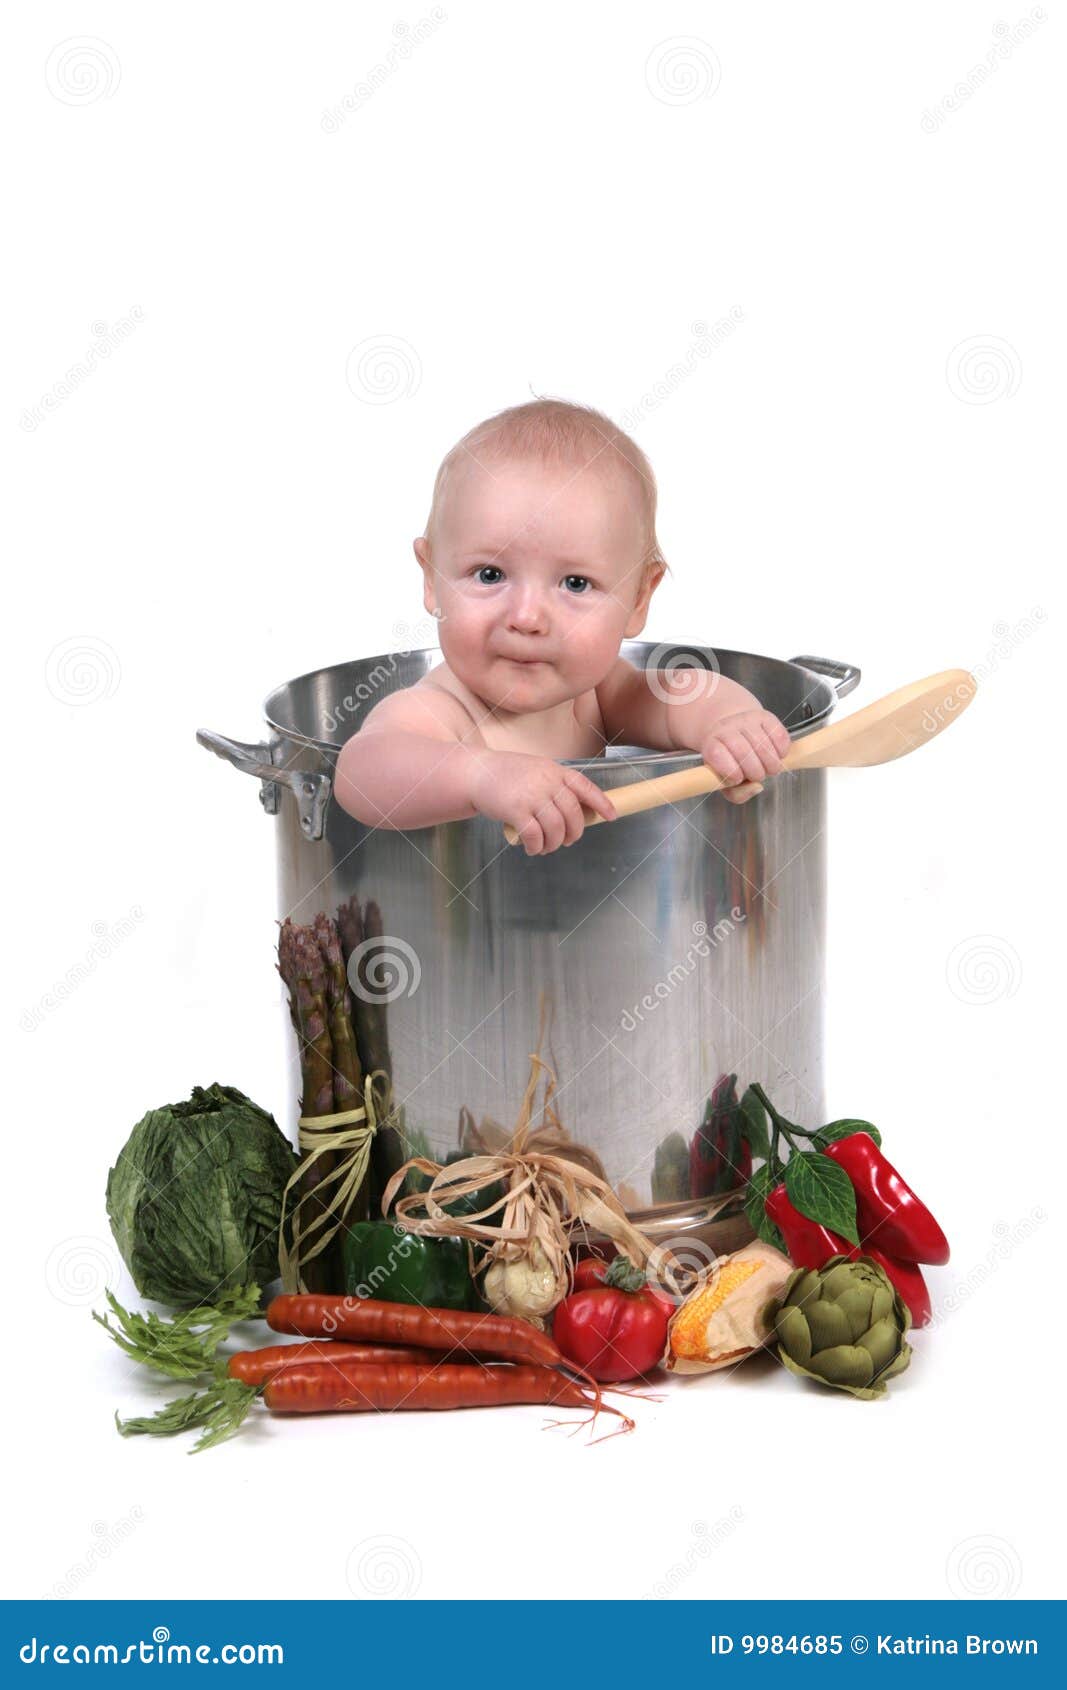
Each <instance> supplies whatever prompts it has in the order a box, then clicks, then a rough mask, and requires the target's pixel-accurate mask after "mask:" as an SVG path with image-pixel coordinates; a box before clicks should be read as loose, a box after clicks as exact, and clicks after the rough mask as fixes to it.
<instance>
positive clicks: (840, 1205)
mask: <svg viewBox="0 0 1067 1690" xmlns="http://www.w3.org/2000/svg"><path fill="white" fill-rule="evenodd" d="M785 1189H786V1194H787V1196H788V1197H789V1201H790V1202H791V1203H792V1204H793V1207H794V1208H795V1209H799V1210H800V1212H801V1214H802V1215H807V1217H808V1219H809V1220H812V1221H817V1222H818V1223H819V1225H820V1226H826V1227H829V1228H830V1231H831V1232H836V1233H837V1234H838V1235H839V1236H840V1237H841V1238H847V1239H848V1241H849V1243H850V1244H858V1243H859V1241H860V1237H859V1232H858V1230H857V1227H856V1193H855V1191H854V1190H853V1187H852V1181H851V1180H850V1179H849V1177H848V1175H847V1174H846V1173H845V1170H844V1168H839V1167H838V1165H837V1163H836V1162H832V1161H831V1160H830V1158H829V1157H828V1156H821V1155H819V1154H818V1152H813V1151H810V1150H802V1151H798V1152H797V1153H796V1154H795V1155H793V1156H790V1158H789V1161H788V1162H787V1163H786V1165H785Z"/></svg>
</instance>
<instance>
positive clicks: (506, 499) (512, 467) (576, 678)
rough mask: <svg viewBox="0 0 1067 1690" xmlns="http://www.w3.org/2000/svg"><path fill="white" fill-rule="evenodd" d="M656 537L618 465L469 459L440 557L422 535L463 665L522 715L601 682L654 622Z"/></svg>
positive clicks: (489, 698)
mask: <svg viewBox="0 0 1067 1690" xmlns="http://www.w3.org/2000/svg"><path fill="white" fill-rule="evenodd" d="M646 545H647V542H646V538H645V528H644V524H643V521H642V516H641V511H640V509H639V505H638V500H637V496H636V493H635V491H634V489H633V487H632V484H631V483H630V481H629V479H628V478H627V477H625V476H624V475H622V474H620V473H619V472H618V471H617V470H615V469H614V468H613V467H611V466H608V467H606V468H605V469H603V470H602V469H601V468H600V466H599V465H598V464H594V465H592V466H590V467H589V468H586V469H582V470H577V471H576V470H574V469H568V468H565V467H560V466H553V467H550V466H546V465H543V464H540V463H525V462H518V461H512V460H507V461H505V462H502V463H492V464H490V465H487V466H485V467H482V466H480V465H479V464H477V463H475V462H474V461H473V459H472V460H470V461H469V462H467V463H464V464H463V465H462V466H460V467H458V468H457V469H456V470H455V471H454V472H453V473H452V474H451V475H450V476H449V479H448V482H447V484H446V487H445V489H444V499H443V504H442V507H441V510H440V522H439V524H438V525H437V532H436V534H435V536H434V541H433V550H432V555H431V553H430V552H429V550H428V548H427V543H426V541H425V540H417V541H416V542H415V551H416V555H417V556H418V559H419V562H420V564H421V565H422V567H423V573H424V577H425V581H424V590H423V599H424V603H425V605H426V608H427V610H430V611H432V610H439V611H440V612H441V621H440V640H441V651H442V654H443V656H444V658H445V661H446V662H447V664H448V665H449V667H450V669H451V670H452V672H453V674H455V675H456V676H457V677H458V678H459V679H460V680H461V681H462V682H463V683H464V685H466V686H468V687H469V688H470V689H471V691H472V692H473V693H475V694H476V696H477V697H479V698H480V699H482V700H483V701H484V702H485V703H486V704H488V705H490V706H491V707H492V708H494V709H503V710H506V711H512V712H515V713H516V714H520V715H526V714H530V713H532V712H535V711H541V710H548V709H551V708H552V706H553V705H556V704H560V703H562V702H564V701H565V700H566V699H569V698H576V697H577V696H578V695H579V694H580V693H583V692H587V691H588V690H589V689H590V688H591V687H594V686H596V685H597V683H598V682H600V681H602V680H603V679H604V677H605V676H606V675H607V673H608V671H609V669H610V668H611V666H612V664H613V663H614V662H615V659H616V658H617V657H618V655H619V646H620V644H621V643H622V641H623V640H624V639H633V638H634V637H635V636H636V635H637V634H639V633H640V632H641V629H642V628H643V627H644V624H645V615H646V612H647V609H648V601H649V598H650V597H651V592H652V590H653V588H654V586H655V585H656V582H657V580H658V574H657V575H654V577H653V580H652V581H651V582H648V581H647V580H646V579H645V571H644V570H643V567H642V566H643V559H644V552H645V550H646ZM642 582H644V585H643V588H642Z"/></svg>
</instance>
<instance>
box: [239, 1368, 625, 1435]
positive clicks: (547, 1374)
mask: <svg viewBox="0 0 1067 1690" xmlns="http://www.w3.org/2000/svg"><path fill="white" fill-rule="evenodd" d="M263 1399H264V1401H265V1402H266V1404H267V1407H268V1408H269V1409H270V1410H271V1412H272V1413H274V1414H321V1413H325V1412H328V1411H329V1410H332V1409H344V1410H348V1411H349V1412H352V1413H368V1412H370V1411H371V1410H375V1411H377V1412H378V1413H393V1412H396V1411H397V1410H398V1409H437V1408H499V1407H501V1406H502V1405H504V1404H510V1403H541V1404H549V1403H551V1404H553V1405H556V1406H558V1407H561V1408H590V1407H591V1408H592V1409H593V1414H592V1416H591V1418H593V1419H595V1418H596V1415H597V1414H598V1413H599V1412H600V1410H601V1408H602V1407H607V1410H608V1413H609V1414H617V1415H618V1416H619V1418H620V1419H621V1420H623V1421H624V1422H625V1427H624V1428H620V1430H623V1429H625V1430H626V1431H628V1432H629V1431H632V1430H633V1421H632V1420H630V1419H629V1418H628V1416H627V1415H625V1414H623V1413H622V1410H621V1409H618V1408H611V1407H610V1406H609V1405H607V1404H602V1403H601V1402H599V1400H598V1398H597V1396H596V1395H594V1393H593V1392H591V1391H589V1390H587V1388H586V1387H585V1386H584V1385H579V1384H578V1382H577V1380H575V1379H567V1378H565V1377H564V1375H563V1374H562V1373H557V1372H556V1371H555V1370H554V1369H553V1368H551V1367H538V1366H536V1365H530V1364H523V1365H517V1366H515V1367H478V1366H462V1365H456V1364H450V1363H447V1362H445V1363H442V1364H440V1365H438V1366H434V1365H433V1364H432V1363H428V1362H410V1361H399V1362H391V1363H388V1364H377V1363H368V1364H366V1365H364V1364H361V1363H359V1362H347V1363H345V1362H341V1363H337V1364H336V1365H331V1364H330V1363H327V1362H317V1361H316V1362H307V1363H305V1364H304V1365H303V1366H299V1367H285V1368H282V1370H281V1371H280V1372H279V1373H276V1374H275V1375H274V1377H273V1378H272V1379H268V1381H267V1384H266V1387H265V1389H264V1393H263Z"/></svg>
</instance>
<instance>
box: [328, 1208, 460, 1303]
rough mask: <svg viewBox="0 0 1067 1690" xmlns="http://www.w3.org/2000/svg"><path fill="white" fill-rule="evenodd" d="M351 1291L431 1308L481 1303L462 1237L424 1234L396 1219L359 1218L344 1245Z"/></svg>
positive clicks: (346, 1283) (355, 1294)
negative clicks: (440, 1236) (395, 1224)
mask: <svg viewBox="0 0 1067 1690" xmlns="http://www.w3.org/2000/svg"><path fill="white" fill-rule="evenodd" d="M341 1261H342V1267H343V1273H344V1289H345V1296H346V1297H377V1298H380V1299H381V1301H382V1302H385V1303H416V1304H421V1305H422V1306H423V1307H424V1308H429V1309H477V1308H479V1307H480V1306H481V1304H480V1301H479V1298H478V1294H477V1291H476V1290H475V1287H474V1285H473V1283H472V1281H471V1276H470V1271H469V1269H468V1267H467V1246H466V1244H465V1243H464V1241H463V1239H462V1238H420V1237H419V1236H418V1234H417V1233H414V1232H405V1231H404V1229H403V1228H402V1227H397V1226H394V1225H393V1223H392V1221H357V1222H356V1223H355V1225H354V1226H350V1227H348V1228H347V1230H346V1232H345V1237H344V1242H343V1244H342V1246H341Z"/></svg>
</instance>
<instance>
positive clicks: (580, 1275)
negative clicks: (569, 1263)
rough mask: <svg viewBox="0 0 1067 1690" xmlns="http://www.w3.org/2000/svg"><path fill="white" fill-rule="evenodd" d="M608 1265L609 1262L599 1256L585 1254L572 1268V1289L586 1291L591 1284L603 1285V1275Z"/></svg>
mask: <svg viewBox="0 0 1067 1690" xmlns="http://www.w3.org/2000/svg"><path fill="white" fill-rule="evenodd" d="M610 1266H611V1263H610V1262H606V1261H604V1260H603V1258H602V1257H600V1256H585V1257H584V1258H583V1259H582V1260H581V1261H580V1262H579V1263H578V1264H577V1266H576V1267H575V1269H574V1285H573V1287H572V1289H573V1290H575V1291H588V1290H589V1288H590V1287H591V1286H593V1285H603V1283H604V1275H605V1274H606V1273H607V1271H608V1269H609V1267H610Z"/></svg>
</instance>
